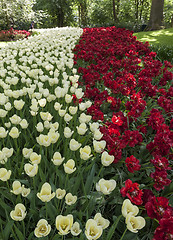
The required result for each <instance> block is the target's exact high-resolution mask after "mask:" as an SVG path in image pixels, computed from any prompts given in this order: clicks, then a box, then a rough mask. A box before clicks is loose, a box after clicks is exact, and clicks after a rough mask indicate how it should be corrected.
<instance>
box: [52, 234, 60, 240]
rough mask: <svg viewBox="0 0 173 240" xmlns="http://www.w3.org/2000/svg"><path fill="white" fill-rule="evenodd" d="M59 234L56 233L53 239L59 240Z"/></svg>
mask: <svg viewBox="0 0 173 240" xmlns="http://www.w3.org/2000/svg"><path fill="white" fill-rule="evenodd" d="M59 236H60V235H59V234H56V235H55V236H54V237H53V238H52V240H58V239H59Z"/></svg>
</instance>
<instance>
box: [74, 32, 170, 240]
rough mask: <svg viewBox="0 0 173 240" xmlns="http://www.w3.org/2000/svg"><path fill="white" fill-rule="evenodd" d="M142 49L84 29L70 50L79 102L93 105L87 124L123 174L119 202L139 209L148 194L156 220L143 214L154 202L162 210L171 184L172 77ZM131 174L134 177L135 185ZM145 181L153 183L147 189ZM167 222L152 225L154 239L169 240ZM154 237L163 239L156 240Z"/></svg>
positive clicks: (128, 35)
mask: <svg viewBox="0 0 173 240" xmlns="http://www.w3.org/2000/svg"><path fill="white" fill-rule="evenodd" d="M148 46H149V45H148V43H147V42H146V43H145V44H143V43H141V42H139V41H137V40H136V37H134V36H133V33H132V32H130V31H128V30H125V29H117V28H115V27H110V28H103V27H101V28H92V29H89V28H86V29H84V33H83V35H82V37H81V39H80V41H79V44H77V45H76V47H75V49H74V50H75V58H74V59H75V63H76V66H77V67H78V72H79V74H80V75H81V78H80V82H79V83H80V84H81V85H82V86H83V87H84V89H85V94H84V97H86V98H88V99H90V100H92V102H93V105H92V106H91V107H90V108H88V109H87V111H88V113H89V114H90V115H92V117H93V120H95V121H100V122H103V123H104V124H103V125H102V126H101V127H100V131H101V132H102V134H103V137H102V139H103V140H105V141H106V148H107V149H108V151H109V154H112V155H113V156H114V163H116V165H115V168H116V167H117V168H118V167H119V168H122V167H124V172H126V169H127V170H128V171H129V173H127V176H126V177H125V178H124V181H125V187H123V186H122V188H121V191H120V192H121V194H122V196H123V197H125V196H127V197H128V198H129V199H130V200H131V201H132V202H133V203H135V204H137V205H141V204H143V205H145V203H146V196H147V195H146V192H147V191H149V190H150V189H152V191H153V193H152V194H150V197H153V200H151V202H149V203H147V204H146V205H145V207H146V209H147V214H148V215H149V216H150V217H151V218H156V219H158V218H157V217H156V216H153V215H151V214H150V212H151V211H150V210H149V209H151V204H153V206H154V204H155V205H156V203H152V201H154V199H156V201H159V199H162V198H163V199H166V200H165V201H166V202H167V206H168V199H167V198H164V197H162V196H163V195H162V194H163V193H162V190H164V189H165V186H168V185H170V183H171V171H170V170H171V167H170V166H171V160H172V157H173V153H172V146H173V132H172V129H173V128H172V126H173V120H172V115H171V114H172V110H173V109H172V106H173V98H172V97H173V94H172V93H173V91H172V90H173V88H172V79H173V74H172V71H171V70H172V65H171V64H170V63H169V62H167V61H165V62H164V64H163V63H161V62H160V61H158V60H156V59H155V57H156V53H154V52H151V51H150V50H149V47H148ZM124 165H126V169H125V166H124ZM154 169H155V170H154ZM135 171H138V174H139V175H140V174H141V177H140V176H139V175H138V177H137V175H136V174H135ZM131 173H134V174H135V175H134V176H135V179H136V182H135V183H133V182H132V181H133V178H132V177H133V175H131ZM129 178H130V179H129ZM145 179H148V181H149V179H150V181H151V179H153V182H152V184H149V182H150V181H149V182H148V183H147V181H145ZM131 180H132V181H131ZM137 182H138V183H137ZM139 183H140V184H142V185H143V186H141V189H140V188H139ZM147 184H149V185H150V189H148V187H147ZM155 190H156V191H155ZM149 199H150V198H149ZM160 204H161V203H160ZM149 206H150V207H149ZM159 206H160V209H161V208H164V206H162V204H161V205H159ZM168 209H172V208H171V207H170V206H169V207H168ZM160 216H162V215H160ZM170 217H172V210H171V211H169V214H165V215H164V217H163V216H162V217H160V218H159V219H158V220H160V219H161V220H160V221H159V224H160V226H159V227H158V229H157V230H156V233H155V238H154V239H160V240H161V239H171V236H172V235H171V234H172V232H171V231H172V230H171V229H170V228H169V227H168V225H167V223H168V220H167V219H169V218H170ZM166 222H167V223H166ZM160 233H161V234H160ZM159 234H160V236H162V235H163V236H164V237H165V236H166V237H165V238H164V237H160V238H159Z"/></svg>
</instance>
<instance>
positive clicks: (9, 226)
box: [3, 220, 14, 240]
mask: <svg viewBox="0 0 173 240" xmlns="http://www.w3.org/2000/svg"><path fill="white" fill-rule="evenodd" d="M13 224H14V221H12V220H11V221H9V222H8V223H7V224H6V227H5V229H4V231H3V237H4V240H8V239H9V235H10V233H11V229H12V227H13Z"/></svg>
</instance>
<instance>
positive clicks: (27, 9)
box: [0, 0, 41, 30]
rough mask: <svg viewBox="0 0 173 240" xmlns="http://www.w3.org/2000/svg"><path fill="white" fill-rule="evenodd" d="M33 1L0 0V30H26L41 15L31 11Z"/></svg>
mask: <svg viewBox="0 0 173 240" xmlns="http://www.w3.org/2000/svg"><path fill="white" fill-rule="evenodd" d="M34 4H35V0H20V1H18V0H0V28H1V29H9V28H11V27H13V28H18V29H26V30H27V29H28V28H29V26H30V24H31V21H38V19H39V18H40V17H41V14H40V13H39V12H37V11H34V10H33V6H34Z"/></svg>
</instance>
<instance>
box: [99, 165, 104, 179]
mask: <svg viewBox="0 0 173 240" xmlns="http://www.w3.org/2000/svg"><path fill="white" fill-rule="evenodd" d="M102 170H103V166H102V167H101V168H100V171H99V174H98V177H99V176H100V174H101V172H102Z"/></svg>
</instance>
